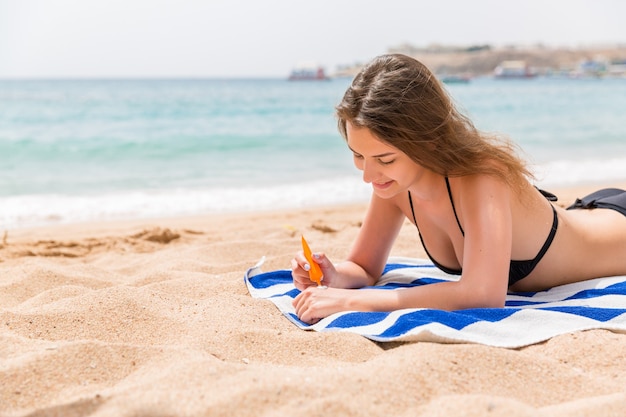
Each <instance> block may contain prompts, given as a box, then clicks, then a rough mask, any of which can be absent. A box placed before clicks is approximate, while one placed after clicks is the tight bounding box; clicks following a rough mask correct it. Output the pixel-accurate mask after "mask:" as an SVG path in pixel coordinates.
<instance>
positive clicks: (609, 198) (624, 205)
mask: <svg viewBox="0 0 626 417" xmlns="http://www.w3.org/2000/svg"><path fill="white" fill-rule="evenodd" d="M594 208H608V209H612V210H617V211H619V212H620V213H622V214H623V215H624V216H626V191H624V190H620V189H619V188H605V189H602V190H598V191H596V192H594V193H591V194H589V195H588V196H586V197H583V198H577V199H576V201H575V202H574V204H572V205H571V206H569V207H568V208H567V209H568V210H571V209H594Z"/></svg>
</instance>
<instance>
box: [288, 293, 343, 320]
mask: <svg viewBox="0 0 626 417" xmlns="http://www.w3.org/2000/svg"><path fill="white" fill-rule="evenodd" d="M354 293H355V290H345V289H339V288H328V287H326V288H324V287H321V288H320V287H317V286H314V287H308V288H307V289H305V290H304V291H302V292H301V293H300V294H298V296H297V297H296V298H295V299H294V300H293V302H292V304H293V306H294V308H295V309H296V314H297V315H298V318H299V319H300V320H302V321H303V322H305V323H309V324H315V323H317V322H318V321H320V320H321V319H323V318H324V317H328V316H330V315H331V314H333V313H337V312H339V311H346V310H347V309H348V305H347V299H348V297H349V296H350V295H352V294H354Z"/></svg>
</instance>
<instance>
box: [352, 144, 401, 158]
mask: <svg viewBox="0 0 626 417" xmlns="http://www.w3.org/2000/svg"><path fill="white" fill-rule="evenodd" d="M348 148H350V145H348ZM350 150H351V151H352V152H353V153H355V154H357V155H361V154H360V153H358V152H357V151H355V150H354V149H352V148H350ZM395 154H396V153H395V152H385V153H381V154H378V155H372V158H384V157H386V156H391V155H395Z"/></svg>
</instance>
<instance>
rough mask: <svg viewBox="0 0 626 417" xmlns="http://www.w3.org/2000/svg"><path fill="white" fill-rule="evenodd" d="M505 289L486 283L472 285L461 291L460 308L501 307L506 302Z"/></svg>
mask: <svg viewBox="0 0 626 417" xmlns="http://www.w3.org/2000/svg"><path fill="white" fill-rule="evenodd" d="M506 293H507V292H506V289H504V290H502V289H499V288H493V287H490V286H487V285H482V286H472V287H471V288H467V289H465V288H464V291H461V300H463V301H462V304H463V307H461V308H462V309H468V308H503V307H504V305H505V302H506Z"/></svg>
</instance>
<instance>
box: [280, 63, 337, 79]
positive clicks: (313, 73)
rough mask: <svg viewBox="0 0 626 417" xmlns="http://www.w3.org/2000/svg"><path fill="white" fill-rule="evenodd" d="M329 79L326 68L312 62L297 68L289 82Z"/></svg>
mask: <svg viewBox="0 0 626 417" xmlns="http://www.w3.org/2000/svg"><path fill="white" fill-rule="evenodd" d="M329 79H330V78H329V77H328V76H327V75H326V71H325V70H324V67H322V66H319V65H317V64H315V63H311V62H308V63H301V64H298V65H297V66H295V67H294V68H293V69H292V70H291V73H290V74H289V78H288V80H289V81H320V80H329Z"/></svg>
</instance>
